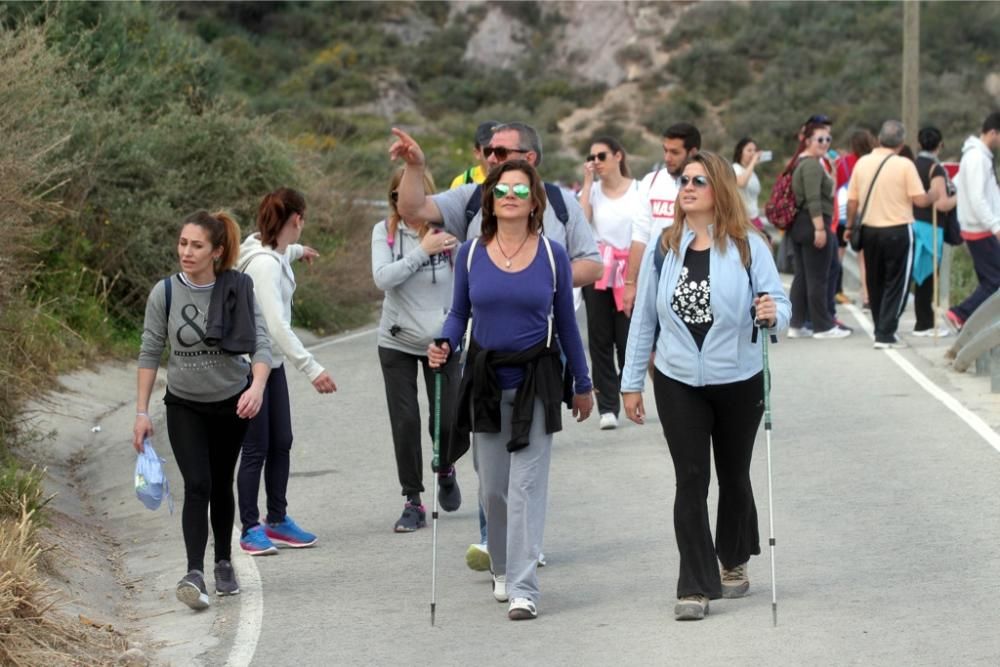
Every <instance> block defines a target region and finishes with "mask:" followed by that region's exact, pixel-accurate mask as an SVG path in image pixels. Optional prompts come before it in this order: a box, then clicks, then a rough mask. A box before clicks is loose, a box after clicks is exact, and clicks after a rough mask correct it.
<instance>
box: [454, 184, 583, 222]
mask: <svg viewBox="0 0 1000 667" xmlns="http://www.w3.org/2000/svg"><path fill="white" fill-rule="evenodd" d="M544 185H545V198H546V199H548V200H549V204H550V205H551V206H552V210H553V211H555V213H556V217H557V218H559V222H561V223H563V224H564V225H565V224H566V223H568V222H569V210H567V209H566V200H565V199H563V193H562V188H560V187H559V186H558V185H555V184H554V183H545V184H544ZM482 207H483V186H481V185H480V186H479V187H478V188H476V189H475V191H474V192H473V193H472V196H471V197H469V201H467V202H466V203H465V225H466V226H469V225H470V224H472V219H473V218H474V217H476V214H477V213H479V209H481V208H482Z"/></svg>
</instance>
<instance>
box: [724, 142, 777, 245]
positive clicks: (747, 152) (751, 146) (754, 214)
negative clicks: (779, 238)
mask: <svg viewBox="0 0 1000 667" xmlns="http://www.w3.org/2000/svg"><path fill="white" fill-rule="evenodd" d="M765 158H766V159H765ZM770 159H771V153H770V151H767V152H765V151H760V150H757V142H755V141H754V140H753V139H752V138H751V137H743V138H742V139H740V140H739V141H738V142H736V149H735V150H734V151H733V171H734V172H736V186H737V187H738V188H739V189H740V197H741V198H742V199H743V204H744V206H746V209H747V219H748V220H750V223H751V224H752V225H753V226H754V227H756V228H757V229H759V230H761V231H764V223H763V221H761V219H760V207H759V206H758V204H757V199H758V198H759V197H760V179H759V178H757V174H756V172H755V171H754V168H755V167H756V166H757V165H758V164H759V163H761V162H766V161H767V160H770Z"/></svg>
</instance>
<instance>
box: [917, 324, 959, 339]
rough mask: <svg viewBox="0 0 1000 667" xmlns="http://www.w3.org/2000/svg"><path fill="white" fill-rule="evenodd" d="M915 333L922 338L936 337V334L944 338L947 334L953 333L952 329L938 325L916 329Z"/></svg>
mask: <svg viewBox="0 0 1000 667" xmlns="http://www.w3.org/2000/svg"><path fill="white" fill-rule="evenodd" d="M913 335H914V336H918V337H920V338H934V337H935V336H936V337H938V338H944V337H945V336H950V335H951V329H949V328H948V327H938V328H936V329H935V328H934V327H931V328H930V329H921V330H920V331H917V330H916V329H914V330H913Z"/></svg>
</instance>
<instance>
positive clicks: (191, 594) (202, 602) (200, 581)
mask: <svg viewBox="0 0 1000 667" xmlns="http://www.w3.org/2000/svg"><path fill="white" fill-rule="evenodd" d="M177 599H178V600H180V601H181V602H183V603H184V604H186V605H187V606H189V607H191V608H192V609H194V610H195V611H201V610H202V609H208V589H207V588H205V577H204V575H203V574H202V573H201V572H200V571H199V570H191V571H190V572H188V573H187V574H185V575H184V577H183V578H182V579H181V580H180V581H178V582H177Z"/></svg>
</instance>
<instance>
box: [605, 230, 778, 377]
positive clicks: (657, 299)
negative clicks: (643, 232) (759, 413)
mask: <svg viewBox="0 0 1000 667" xmlns="http://www.w3.org/2000/svg"><path fill="white" fill-rule="evenodd" d="M694 236H695V235H694V232H693V231H691V230H690V229H687V228H685V230H684V234H683V236H682V237H681V244H680V255H679V256H678V255H677V254H676V253H674V252H673V251H672V250H670V249H668V250H667V253H666V256H665V257H664V259H663V269H662V271H660V273H659V275H657V271H656V266H655V263H654V257H653V256H654V254H655V252H656V246H657V244H658V243H659V239H656V240H651V241H652V242H651V243H649V245H648V246H647V247H646V253H645V255H644V256H643V259H642V265H641V268H640V270H639V284H638V289H637V292H636V297H635V307H634V308H633V309H632V322H631V324H630V325H629V333H628V345H627V346H626V348H625V368H624V369H623V371H622V384H621V390H622V391H623V392H632V391H642V389H643V386H644V385H645V380H646V368H647V366H648V365H649V353H650V352H651V351H652V349H653V343H654V340H653V339H654V337H656V340H655V343H656V360H655V364H656V368H657V370H659V371H660V372H661V373H663V374H664V375H666V376H667V377H669V378H672V379H674V380H677V381H678V382H683V383H684V384H687V385H691V386H693V387H701V386H704V385H715V384H727V383H730V382H739V381H741V380H746V379H748V378H750V377H753V376H754V375H756V374H757V373H759V372H760V370H761V369H762V368H763V365H764V364H763V359H762V355H761V348H760V336H759V335H758V337H757V342H756V343H753V342H751V340H750V339H751V336H752V334H753V320H752V319H751V317H750V306H752V305H753V297H754V296H755V295H756V293H757V292H767V293H768V294H769V295H770V296H771V298H772V299H774V301H775V304H776V305H777V320H778V322H777V326H776V327H775V330H774V331H775V333H778V332H780V331H784V330H785V329H787V328H788V320H789V317H790V316H791V312H792V305H791V302H789V300H788V296H787V295H786V294H785V289H784V287H783V286H782V284H781V278H780V277H779V276H778V269H777V267H776V266H775V265H774V259H773V257H772V256H771V250H770V248H768V247H767V242H765V241H764V239H763V238H761V237H760V236H759V235H758V234H750V235H749V241H750V257H751V261H750V271H749V273H748V272H747V269H746V267H744V266H743V263H742V262H741V261H740V253H739V250H738V249H737V248H736V245H735V244H734V243H733V242H732V241H728V244H729V245H728V247H727V249H726V252H725V253H722V252H719V248H718V246H716V244H715V243H713V244H712V247H711V250H710V254H709V276H710V279H711V288H712V294H711V307H712V326H711V328H710V329H709V330H708V334H707V335H706V336H705V341H704V343H703V344H702V349H701V350H699V349H698V344H697V343H695V341H694V337H693V336H692V335H691V332H690V331H688V328H687V325H685V324H684V321H683V320H682V319H681V318H680V317H679V316H678V315H677V313H675V312H674V310H673V308H671V307H670V301H671V296H672V295H673V293H674V290H675V289H676V287H677V279H678V278H679V277H680V274H681V269H682V268H683V267H684V254H685V253H686V252H687V249H688V246H690V245H691V242H692V241H694ZM751 283H752V284H751ZM657 324H659V325H660V334H659V336H656V325H657Z"/></svg>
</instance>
